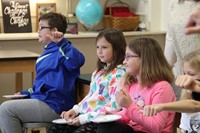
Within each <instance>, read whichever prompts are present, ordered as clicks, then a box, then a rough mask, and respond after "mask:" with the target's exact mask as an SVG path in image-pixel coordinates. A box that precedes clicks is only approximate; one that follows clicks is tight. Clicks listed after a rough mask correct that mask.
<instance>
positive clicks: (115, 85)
mask: <svg viewBox="0 0 200 133" xmlns="http://www.w3.org/2000/svg"><path fill="white" fill-rule="evenodd" d="M124 74H125V70H124V69H121V68H120V69H115V70H114V71H112V73H111V74H108V75H107V79H109V81H108V84H107V86H106V88H105V89H104V90H105V91H108V92H106V93H103V94H102V95H101V99H105V100H106V102H105V103H106V104H101V102H100V101H99V103H100V104H99V105H97V106H99V107H98V110H97V111H91V112H88V113H85V114H81V115H79V120H80V123H81V125H82V124H85V123H88V122H91V120H92V119H93V118H95V117H96V116H98V115H100V114H104V112H105V111H119V109H120V108H119V106H118V105H117V103H116V100H115V94H116V92H117V91H118V90H119V89H120V88H119V83H120V79H121V78H122V76H123V75H124Z"/></svg>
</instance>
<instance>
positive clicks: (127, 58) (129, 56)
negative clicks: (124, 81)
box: [124, 54, 139, 61]
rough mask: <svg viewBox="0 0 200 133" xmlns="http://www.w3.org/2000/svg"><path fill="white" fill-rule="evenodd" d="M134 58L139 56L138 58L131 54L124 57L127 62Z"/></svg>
mask: <svg viewBox="0 0 200 133" xmlns="http://www.w3.org/2000/svg"><path fill="white" fill-rule="evenodd" d="M133 57H139V56H138V55H130V54H127V55H125V56H124V59H125V60H126V61H128V60H129V58H133Z"/></svg>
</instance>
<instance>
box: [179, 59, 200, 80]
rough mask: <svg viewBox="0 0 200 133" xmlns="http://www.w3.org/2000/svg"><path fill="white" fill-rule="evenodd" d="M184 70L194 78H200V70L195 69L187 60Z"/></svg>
mask: <svg viewBox="0 0 200 133" xmlns="http://www.w3.org/2000/svg"><path fill="white" fill-rule="evenodd" d="M183 71H184V72H185V74H187V75H190V76H191V77H192V78H193V79H200V72H197V71H195V70H194V69H193V68H192V67H191V66H190V65H189V64H188V63H187V62H185V63H184V64H183Z"/></svg>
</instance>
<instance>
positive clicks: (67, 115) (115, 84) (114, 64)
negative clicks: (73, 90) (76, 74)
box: [48, 29, 126, 133]
mask: <svg viewBox="0 0 200 133" xmlns="http://www.w3.org/2000/svg"><path fill="white" fill-rule="evenodd" d="M96 46H97V56H98V61H97V69H96V71H94V72H93V74H92V78H91V83H90V91H89V93H88V94H87V96H86V97H85V98H84V99H83V100H82V101H81V102H80V103H79V104H77V105H75V106H74V107H73V108H72V109H71V110H69V111H64V112H62V114H61V117H62V118H64V119H66V120H71V122H70V123H69V124H68V125H60V126H56V125H54V127H53V126H52V128H50V129H49V130H48V133H57V132H59V131H60V132H62V133H63V132H65V131H66V132H67V133H70V132H74V133H76V132H77V133H94V132H96V128H97V125H98V124H95V123H92V122H91V120H92V119H93V118H95V117H96V116H98V115H100V114H104V113H105V111H118V110H119V109H120V108H119V107H118V105H117V104H116V100H115V94H116V92H117V91H118V90H119V80H120V78H121V77H122V76H123V75H124V74H125V68H124V67H123V65H122V64H123V60H124V55H125V50H126V41H125V38H124V36H123V33H122V32H121V31H118V30H114V29H107V30H104V31H101V32H100V33H99V34H98V36H97V39H96ZM62 127H63V128H64V129H62ZM59 128H60V129H59Z"/></svg>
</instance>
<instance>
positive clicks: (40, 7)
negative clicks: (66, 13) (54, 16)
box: [36, 3, 56, 31]
mask: <svg viewBox="0 0 200 133" xmlns="http://www.w3.org/2000/svg"><path fill="white" fill-rule="evenodd" d="M50 12H56V3H36V31H37V30H38V20H39V17H40V16H41V15H42V14H45V13H50Z"/></svg>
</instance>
